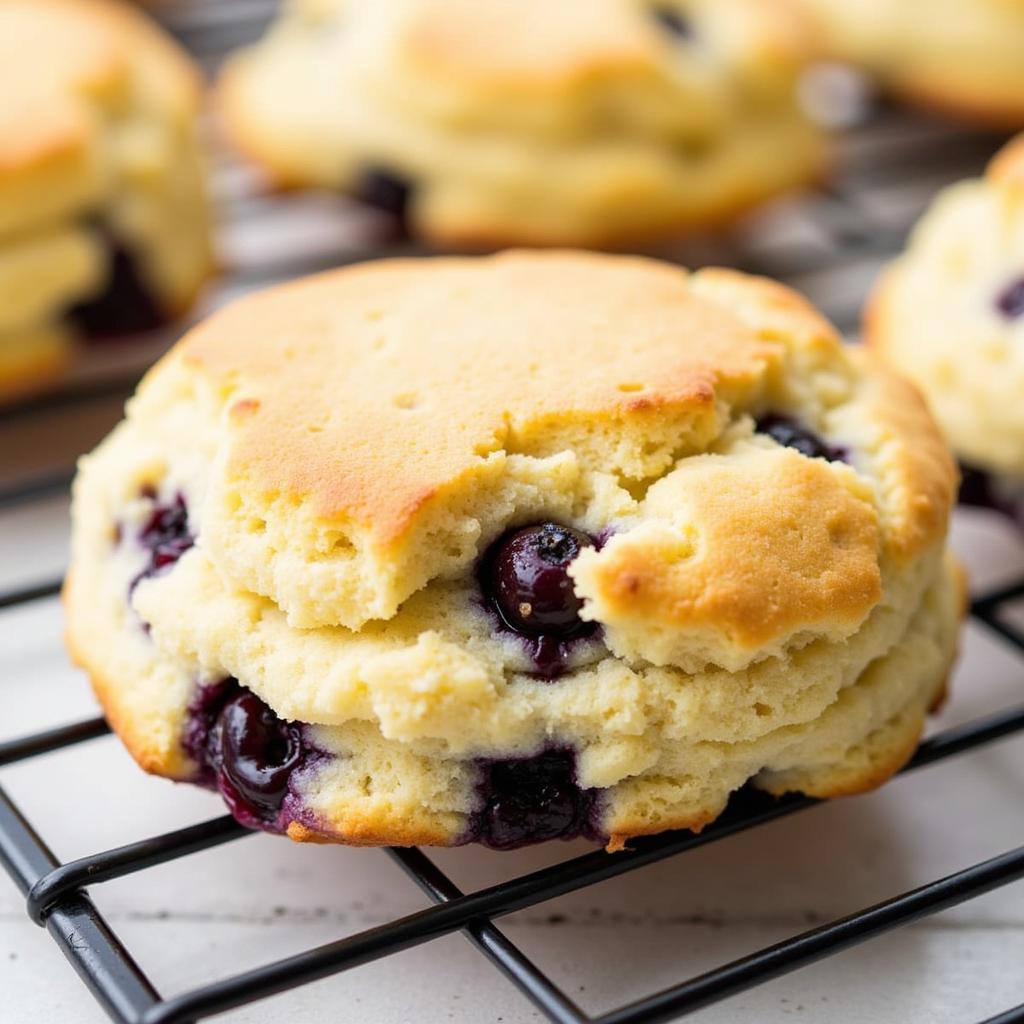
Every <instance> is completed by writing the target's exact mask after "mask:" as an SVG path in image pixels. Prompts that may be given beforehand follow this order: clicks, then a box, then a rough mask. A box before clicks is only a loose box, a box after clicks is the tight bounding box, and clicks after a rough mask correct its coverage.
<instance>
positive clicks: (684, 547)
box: [67, 252, 960, 844]
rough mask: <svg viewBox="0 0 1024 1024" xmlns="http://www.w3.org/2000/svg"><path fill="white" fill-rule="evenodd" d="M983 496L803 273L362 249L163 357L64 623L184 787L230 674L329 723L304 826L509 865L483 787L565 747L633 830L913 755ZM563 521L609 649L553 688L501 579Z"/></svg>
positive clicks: (114, 465)
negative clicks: (196, 742)
mask: <svg viewBox="0 0 1024 1024" xmlns="http://www.w3.org/2000/svg"><path fill="white" fill-rule="evenodd" d="M779 416H785V417H786V418H787V422H791V423H794V424H799V425H800V429H801V430H802V431H804V432H805V434H807V435H808V436H812V435H813V436H815V437H818V438H820V439H822V441H823V442H824V441H827V442H828V443H827V446H824V445H823V446H822V447H821V448H820V450H822V451H827V452H828V453H829V456H828V458H826V457H817V456H809V455H807V454H805V453H804V452H801V451H799V450H797V449H796V448H794V447H787V446H786V443H785V438H786V436H788V435H785V434H783V435H773V434H772V433H771V431H770V430H769V429H768V428H767V427H766V426H764V424H767V423H769V422H771V418H772V417H776V418H777V417H779ZM777 436H781V437H782V438H783V441H781V442H780V441H779V440H778V439H777ZM955 483H956V473H955V468H954V466H953V463H952V460H951V458H950V456H949V453H948V452H947V451H946V449H945V447H944V446H943V444H942V442H941V439H940V438H939V436H938V433H937V431H936V428H935V426H934V424H933V423H932V422H931V420H930V418H929V415H928V413H927V410H926V408H925V407H924V405H923V404H922V403H921V402H920V401H919V400H918V399H917V398H916V396H915V395H914V394H913V392H912V391H909V390H908V389H907V386H905V385H903V384H902V382H899V381H898V380H896V379H895V378H892V377H891V376H890V375H889V374H888V372H887V371H886V370H885V369H884V368H882V367H881V366H880V365H879V364H877V362H876V361H874V360H872V359H871V358H870V357H867V356H864V355H858V354H854V353H851V352H850V351H849V350H847V348H846V347H845V346H844V345H843V344H842V343H841V341H840V340H839V338H838V337H837V335H836V334H835V332H834V331H833V329H832V328H831V327H829V325H828V324H827V323H826V322H825V321H824V320H822V319H821V317H820V316H818V314H817V313H815V312H814V311H813V310H812V309H811V308H810V307H809V306H808V305H807V304H806V303H805V302H804V301H803V300H801V299H799V298H798V297H797V296H796V295H794V294H793V293H792V292H789V291H788V290H787V289H784V288H782V287H781V286H778V285H774V284H772V283H770V282H766V281H761V280H758V279H756V278H749V277H745V276H744V275H742V274H738V273H736V272H733V271H722V270H713V269H712V270H703V271H700V272H697V273H694V274H690V273H688V272H687V271H685V270H682V269H680V268H677V267H670V266H667V265H663V264H659V263H655V262H652V261H649V260H645V259H639V258H629V257H611V256H600V255H594V254H584V253H574V252H544V253H536V252H534V253H530V252H510V253H505V254H502V255H499V256H495V257H488V258H476V259H467V258H454V257H449V258H435V259H431V260H423V261H391V262H380V263H374V264H368V265H365V266H362V267H352V268H346V269H344V270H340V271H334V272H331V273H328V274H324V275H320V276H318V277H316V278H312V279H309V280H307V281H304V282H299V283H294V284H290V285H286V286H283V287H280V288H277V289H273V290H271V291H269V292H266V293H264V294H262V295H260V296H255V297H251V298H247V299H244V300H241V301H240V302H238V303H236V304H235V305H234V306H233V307H231V308H229V309H227V310H225V311H224V312H222V313H219V314H217V315H215V316H214V317H212V318H211V319H210V320H209V321H207V323H206V324H204V325H202V326H201V327H199V328H197V329H195V330H194V331H193V332H192V333H191V334H190V335H189V336H187V337H186V339H184V340H183V342H182V343H180V344H179V346H178V347H177V348H176V349H175V350H174V351H173V352H172V353H170V354H169V355H168V356H167V357H165V359H164V360H163V361H161V363H159V364H158V365H157V367H156V368H155V369H154V370H153V371H151V373H150V374H149V376H148V377H147V379H146V380H145V382H144V383H143V385H142V386H141V387H140V389H139V392H138V394H137V395H136V397H135V398H134V399H133V400H132V402H131V403H130V405H129V409H128V414H127V418H126V420H125V421H124V422H123V423H122V424H121V425H120V426H119V427H118V428H117V429H116V430H115V431H114V432H113V434H112V435H111V436H110V437H109V438H108V439H107V440H106V441H105V442H104V443H103V444H102V445H101V446H100V448H99V449H97V451H96V452H94V453H93V454H92V455H90V456H88V457H86V458H85V459H84V460H83V462H82V466H81V471H80V473H79V476H78V479H77V481H76V484H75V496H74V537H73V554H72V572H71V575H70V581H69V584H68V588H67V605H68V611H69V638H70V642H71V647H72V650H73V652H74V654H75V656H76V658H77V659H78V660H79V661H80V662H81V663H82V664H84V665H85V666H86V668H87V669H89V671H90V673H91V675H92V676H93V681H94V684H95V686H96V688H97V691H98V692H99V694H100V697H101V699H102V700H103V702H104V706H105V707H106V708H107V709H108V712H109V713H110V715H111V718H112V720H113V722H114V724H115V727H116V728H117V729H118V731H119V732H121V733H122V734H123V735H124V736H125V737H126V741H127V742H128V745H129V747H130V749H131V750H132V752H133V753H134V754H135V756H136V757H137V758H138V759H139V760H140V761H142V763H143V764H145V765H146V766H147V767H149V768H150V769H151V770H154V771H157V772H159V773H162V774H167V775H171V776H173V777H187V776H188V775H189V774H190V772H191V773H192V775H193V776H195V775H196V773H197V772H198V771H199V770H200V769H199V767H198V766H197V765H196V764H194V763H190V762H189V759H188V757H187V756H185V754H184V752H183V750H182V747H181V742H180V736H181V735H182V734H183V732H184V731H185V730H186V729H188V728H190V726H189V722H190V721H191V720H192V717H194V715H195V710H194V709H195V707H196V694H197V687H201V686H203V685H205V684H212V683H216V682H217V681H219V680H225V679H231V680H237V681H238V682H239V683H240V684H241V685H242V686H244V687H245V688H246V690H247V691H251V693H253V694H255V695H256V696H258V697H259V698H260V700H262V701H263V702H264V703H265V704H266V705H267V706H268V707H269V708H270V709H272V711H273V713H274V714H275V715H276V716H278V718H279V719H280V720H282V721H285V722H297V723H302V728H303V729H304V730H305V732H304V737H305V739H304V742H305V743H307V744H308V745H309V747H310V749H313V750H315V751H317V752H318V753H317V759H316V761H315V766H314V768H311V769H310V770H308V771H303V772H302V773H300V774H297V775H296V777H295V779H294V781H293V784H292V786H291V789H290V790H289V795H288V798H287V803H286V804H285V805H284V806H285V808H286V811H282V814H283V815H284V817H281V818H280V819H279V820H276V821H277V823H276V825H275V828H277V829H278V830H280V831H287V832H288V833H289V834H291V835H293V837H295V838H300V839H311V840H315V839H320V840H332V839H334V840H342V841H348V842H356V843H375V842H406V841H408V842H423V841H429V842H441V843H452V842H459V841H464V840H466V839H467V838H474V837H479V836H480V835H482V834H487V835H490V836H491V838H492V839H494V837H495V836H497V837H498V838H497V839H496V840H495V842H496V843H499V844H500V843H501V842H505V841H506V838H507V835H509V834H514V828H513V826H512V825H509V824H508V822H504V821H501V820H499V821H498V824H497V825H495V824H494V823H493V822H491V824H487V822H488V821H490V819H488V818H487V815H488V814H491V816H492V818H493V816H494V814H497V813H498V812H496V811H494V810H493V807H491V805H490V804H488V803H487V800H488V796H487V793H486V792H485V789H484V788H482V787H484V782H482V781H481V780H486V779H489V778H492V776H493V777H495V778H505V777H512V778H515V777H517V776H516V772H520V773H521V774H522V777H523V778H524V779H527V780H528V781H529V780H530V779H533V783H531V784H536V785H539V786H541V783H538V782H537V781H536V773H538V772H541V769H540V768H534V769H530V768H529V767H525V768H524V767H516V766H517V765H520V766H521V765H529V764H535V763H540V764H542V765H543V770H544V771H549V772H552V773H554V774H553V775H552V779H553V781H549V782H548V783H545V784H544V785H542V786H541V789H542V790H543V791H544V792H546V793H548V794H549V799H551V800H556V798H557V800H556V809H555V810H549V821H550V820H556V821H561V820H562V819H564V820H565V821H572V822H573V823H574V824H573V827H580V828H583V829H585V830H586V834H593V835H601V836H604V837H606V838H609V839H610V840H611V841H612V842H613V843H619V842H621V841H623V840H624V838H625V837H628V836H630V835H640V834H644V833H646V832H654V831H660V830H662V829H665V828H673V827H700V825H702V824H704V823H706V822H708V821H710V820H712V819H713V818H714V817H715V816H716V815H717V814H718V813H719V812H720V811H721V809H722V807H723V806H724V805H725V802H726V801H727V799H728V796H729V794H730V792H732V791H733V790H734V789H736V788H737V787H739V786H741V785H743V784H744V783H745V782H747V781H748V780H751V779H752V780H754V784H756V785H763V786H764V788H768V789H771V790H772V791H776V790H782V789H785V788H787V787H788V788H797V789H802V791H805V792H815V793H821V794H825V793H826V792H828V791H833V792H835V793H840V792H846V791H852V790H853V789H855V788H857V787H858V786H868V785H872V784H876V783H877V782H879V781H881V780H882V778H883V777H884V776H885V774H886V773H887V772H888V771H891V770H895V767H897V766H898V764H899V763H900V761H901V758H903V757H905V756H906V754H907V751H909V750H910V749H912V747H913V744H914V743H915V742H916V739H917V736H918V735H919V732H920V727H921V722H922V720H923V716H924V714H925V713H926V710H927V708H929V707H931V706H932V704H933V703H934V702H935V700H936V699H937V696H938V694H939V693H940V692H941V690H942V688H943V686H944V680H945V677H946V674H947V671H948V667H949V663H950V660H951V658H952V654H953V647H954V643H955V634H956V622H957V619H958V617H959V615H960V599H959V590H958V585H957V583H956V578H955V574H954V572H953V571H952V569H951V568H950V567H949V565H948V564H947V562H946V559H945V557H944V537H945V531H946V523H947V519H948V513H949V508H950V505H951V503H952V500H953V492H954V488H955ZM186 519H187V522H186V521H185V520H186ZM172 520H173V523H174V524H177V525H175V526H174V530H177V531H178V533H174V532H173V531H171V532H165V533H161V532H160V531H161V530H164V531H169V530H171V527H170V526H167V525H166V524H168V523H171V522H172ZM549 521H550V522H555V523H562V524H564V525H566V526H571V527H573V528H574V529H575V530H579V531H581V532H582V533H584V534H587V535H589V536H590V537H592V538H595V542H594V544H593V546H583V547H582V548H580V549H579V551H578V553H577V554H576V555H575V556H574V560H573V561H572V562H571V563H570V564H569V565H568V567H567V574H568V575H567V581H568V583H569V585H571V586H572V587H573V588H574V592H575V595H576V597H577V598H578V599H579V601H581V602H582V612H581V614H582V616H583V618H584V619H586V620H589V621H591V622H593V623H594V624H595V627H594V629H589V628H588V630H587V631H586V633H585V635H581V636H580V638H579V639H578V640H574V641H573V642H572V643H569V644H567V645H566V647H565V650H564V662H563V664H562V666H561V671H560V672H559V673H558V674H557V675H555V676H549V677H540V676H538V674H537V673H536V671H535V665H534V663H533V662H532V661H531V656H530V653H529V648H528V645H527V644H526V643H525V642H524V638H523V637H522V636H517V635H515V633H514V632H513V631H512V630H510V629H508V628H506V627H504V626H502V625H501V623H499V622H498V621H497V619H496V617H495V614H494V612H493V611H492V610H491V605H490V604H489V603H488V598H487V595H486V594H485V593H484V592H483V591H482V584H481V578H480V576H479V573H478V565H479V560H480V558H481V556H482V555H483V553H484V552H485V551H487V550H488V549H489V547H490V545H491V544H493V543H495V542H496V541H498V540H499V539H500V538H502V537H503V536H505V535H506V534H507V533H508V531H510V530H512V529H514V528H516V527H519V526H524V525H529V524H535V523H541V522H549ZM154 524H155V525H154ZM182 531H184V532H182ZM179 534H180V537H179ZM154 537H155V539H153V538H154ZM175 537H179V540H178V541H176V540H175ZM146 538H149V540H146ZM147 544H148V547H146V545H147ZM154 545H156V546H154ZM161 545H163V546H161ZM122 639H123V640H124V642H123V643H121V640H122ZM115 640H117V645H116V646H117V649H118V654H117V657H116V658H114V659H113V660H111V659H110V658H109V657H107V654H106V652H107V651H108V650H109V649H110V647H111V646H112V645H114V644H115ZM190 716H192V717H190ZM175 737H179V740H178V741H177V745H175V744H176V739H175ZM545 757H546V758H547V759H548V760H547V761H543V758H545ZM537 758H541V759H542V760H541V761H540V762H537V761H536V759H537ZM567 758H571V761H569V760H566V759H567ZM531 759H534V760H533V761H531ZM493 765H499V766H500V765H504V766H509V765H511V766H512V767H506V768H502V769H501V770H498V769H496V768H495V769H492V768H489V767H488V766H493ZM570 765H571V767H570ZM531 771H533V772H534V775H531V774H530V772H531ZM495 773H497V774H496V775H495ZM559 773H561V774H559ZM541 777H543V776H542V775H541ZM525 784H526V783H524V785H525ZM545 787H546V788H545ZM550 794H555V796H550ZM595 794H596V796H595ZM558 801H560V803H559V802H558ZM489 808H490V809H489ZM556 811H557V813H556ZM559 815H561V817H559ZM499 817H500V816H499ZM488 828H490V829H491V830H492V831H491V832H490V833H487V832H486V830H487V829H488ZM481 830H483V832H481Z"/></svg>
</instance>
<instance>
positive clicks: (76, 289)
mask: <svg viewBox="0 0 1024 1024" xmlns="http://www.w3.org/2000/svg"><path fill="white" fill-rule="evenodd" d="M0 62H2V64H3V66H4V68H5V78H4V101H3V104H2V105H0V296H2V299H3V301H2V302H0V400H9V399H12V398H15V397H19V396H22V395H25V394H27V393H30V392H32V391H34V390H37V389H39V388H41V387H43V386H45V385H47V384H50V383H53V382H54V381H55V380H59V379H60V378H61V377H62V376H63V375H64V374H65V373H66V371H67V369H68V367H69V365H70V363H71V362H72V360H73V358H74V356H75V354H76V351H77V350H78V348H79V347H80V345H81V344H82V343H83V342H84V341H86V340H89V339H92V338H106V337H111V336H118V335H124V334H132V333H135V332H138V331H144V330H149V329H151V328H153V327H156V326H158V325H160V324H162V323H164V322H166V321H167V320H168V319H170V318H173V317H174V316H176V315H178V314H180V313H181V312H183V311H184V310H186V309H187V308H188V307H189V306H190V305H191V304H192V302H193V300H194V299H195V297H196V295H197V293H198V291H199V289H200V288H201V286H202V284H203V282H204V281H205V280H206V279H207V277H208V276H209V275H210V273H211V271H212V268H213V256H212V248H211V238H210V215H209V209H208V205H207V197H206V193H205V180H204V179H205V174H204V166H203V159H202V156H201V152H200V145H199V142H198V139H197V137H196V130H195V118H196V114H197V112H198V109H199V105H200V101H201V95H202V94H201V84H200V81H199V78H198V74H197V72H196V71H195V69H194V68H193V66H192V63H191V61H190V60H189V58H188V57H187V56H186V55H185V54H184V53H183V52H182V51H181V50H180V49H179V48H178V46H177V45H176V44H175V43H173V42H172V41H171V40H170V39H169V38H168V37H166V36H165V35H164V34H163V33H162V32H161V31H160V30H159V29H158V28H157V27H156V26H155V25H153V24H152V23H151V22H150V21H149V20H148V18H147V17H146V16H145V15H144V14H142V13H140V12H139V11H138V10H137V9H135V8H133V7H131V6H130V5H127V4H121V3H116V2H113V0H5V2H4V3H3V4H0Z"/></svg>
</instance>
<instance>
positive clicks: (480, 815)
mask: <svg viewBox="0 0 1024 1024" xmlns="http://www.w3.org/2000/svg"><path fill="white" fill-rule="evenodd" d="M480 773H481V774H480V785H479V789H480V796H481V800H482V802H483V807H482V808H481V810H480V811H478V812H477V814H476V815H475V816H474V820H473V823H472V826H471V832H470V834H471V838H472V839H473V840H475V841H477V842H480V843H483V844H484V845H486V846H490V847H491V848H493V849H495V850H512V849H515V848H517V847H520V846H527V845H529V844H531V843H542V842H545V841H546V840H549V839H572V838H575V837H576V836H581V835H582V836H586V837H588V838H596V832H595V830H594V829H593V828H592V826H591V816H592V813H593V808H594V801H595V792H594V791H593V790H585V789H581V788H580V787H579V786H578V785H577V783H576V779H575V757H574V755H573V754H572V753H571V752H570V751H564V750H551V751H546V752H545V753H542V754H538V755H537V756H535V757H529V758H522V759H518V760H508V761H481V762H480Z"/></svg>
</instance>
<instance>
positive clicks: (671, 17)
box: [651, 4, 693, 39]
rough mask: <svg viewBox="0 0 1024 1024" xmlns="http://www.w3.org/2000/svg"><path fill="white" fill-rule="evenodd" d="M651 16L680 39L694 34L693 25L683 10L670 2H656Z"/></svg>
mask: <svg viewBox="0 0 1024 1024" xmlns="http://www.w3.org/2000/svg"><path fill="white" fill-rule="evenodd" d="M651 16H652V17H653V18H654V20H655V21H656V22H657V23H658V24H659V25H660V26H661V27H662V28H663V29H664V30H665V31H666V32H668V33H669V34H670V35H673V36H677V37H678V38H680V39H689V38H691V37H692V36H693V25H691V24H690V20H689V18H687V17H686V15H685V14H683V12H682V11H680V10H677V9H676V8H675V7H672V6H670V5H669V4H655V5H654V6H653V7H651Z"/></svg>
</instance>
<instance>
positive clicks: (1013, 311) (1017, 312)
mask: <svg viewBox="0 0 1024 1024" xmlns="http://www.w3.org/2000/svg"><path fill="white" fill-rule="evenodd" d="M996 308H997V309H998V310H999V312H1000V313H1002V314H1003V316H1005V317H1008V318H1010V319H1011V320H1015V319H1016V318H1017V317H1019V316H1024V277H1018V278H1017V280H1016V281H1011V282H1010V284H1009V285H1007V286H1006V287H1005V288H1004V289H1003V290H1002V291H1001V292H1000V293H999V295H998V297H997V298H996Z"/></svg>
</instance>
